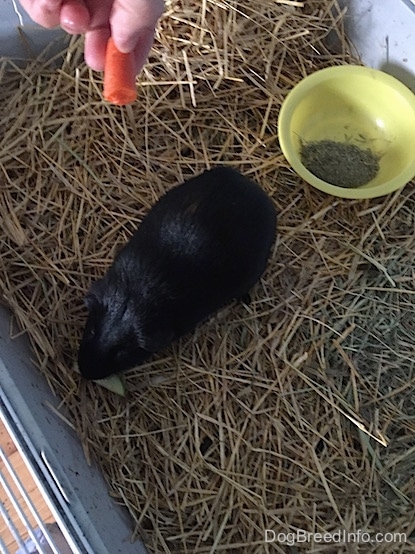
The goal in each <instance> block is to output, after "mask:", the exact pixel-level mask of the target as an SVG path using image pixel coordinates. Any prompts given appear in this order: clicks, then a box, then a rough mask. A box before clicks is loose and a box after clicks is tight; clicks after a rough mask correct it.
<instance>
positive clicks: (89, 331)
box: [85, 327, 95, 339]
mask: <svg viewBox="0 0 415 554" xmlns="http://www.w3.org/2000/svg"><path fill="white" fill-rule="evenodd" d="M85 335H86V337H87V338H88V339H93V338H94V337H95V328H94V327H88V328H87V329H85Z"/></svg>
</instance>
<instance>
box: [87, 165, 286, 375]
mask: <svg viewBox="0 0 415 554" xmlns="http://www.w3.org/2000/svg"><path fill="white" fill-rule="evenodd" d="M275 226H276V213H275V209H274V206H273V203H272V201H271V199H270V198H269V197H268V196H267V195H266V194H265V192H264V191H263V190H262V189H261V188H260V187H259V186H258V185H257V184H256V183H254V182H253V181H251V180H250V179H247V178H246V177H244V176H242V175H241V174H240V173H238V172H237V171H235V170H234V169H230V168H227V167H217V168H215V169H212V170H210V171H205V172H204V173H203V174H201V175H199V176H197V177H195V178H193V179H190V180H188V181H186V182H184V183H183V184H181V185H179V186H176V187H174V188H173V189H171V190H170V191H169V192H168V193H167V194H165V195H164V196H163V197H162V198H161V199H160V200H159V201H158V202H157V203H156V204H155V205H154V206H153V208H152V209H151V210H150V212H149V213H148V214H147V216H146V217H145V218H144V219H143V221H142V223H141V225H140V227H139V228H138V230H137V231H136V232H135V234H134V235H133V236H132V238H131V239H130V241H129V242H128V243H127V244H126V245H125V246H124V247H123V248H122V249H121V250H120V251H119V252H118V254H117V255H116V256H115V258H114V262H113V264H112V266H111V267H110V268H109V270H108V272H107V273H106V275H105V276H104V277H103V278H102V279H100V280H99V281H96V282H94V283H93V284H92V286H91V288H90V290H89V292H88V294H87V296H86V300H85V302H86V305H87V308H88V310H89V315H88V319H87V322H86V326H85V330H84V334H83V338H82V341H81V345H80V349H79V354H78V365H79V370H80V372H81V374H82V375H83V377H85V378H87V379H102V378H104V377H108V376H109V375H110V374H112V373H117V372H120V371H124V370H126V369H130V368H132V367H135V366H137V365H139V364H141V363H143V362H144V361H145V360H146V359H147V358H148V357H149V356H150V355H151V354H152V353H154V352H158V351H159V350H161V349H163V348H164V347H166V346H167V345H168V344H170V343H171V342H172V341H174V340H175V339H177V338H179V337H180V336H182V335H184V334H185V333H187V332H189V331H191V330H193V329H194V328H195V326H196V325H197V324H198V323H199V322H201V321H203V320H205V319H206V318H207V317H208V316H209V315H211V314H213V313H214V312H216V311H217V310H219V308H221V307H222V306H224V305H226V304H228V303H229V302H230V301H232V300H233V299H241V298H243V297H244V296H246V295H247V293H248V291H249V290H250V289H251V287H252V286H253V285H254V284H255V283H256V282H257V281H258V279H259V278H260V276H261V275H262V273H263V271H264V269H265V267H266V264H267V259H268V256H269V253H270V249H271V246H272V244H273V241H274V236H275Z"/></svg>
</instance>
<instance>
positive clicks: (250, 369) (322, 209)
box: [0, 0, 415, 553]
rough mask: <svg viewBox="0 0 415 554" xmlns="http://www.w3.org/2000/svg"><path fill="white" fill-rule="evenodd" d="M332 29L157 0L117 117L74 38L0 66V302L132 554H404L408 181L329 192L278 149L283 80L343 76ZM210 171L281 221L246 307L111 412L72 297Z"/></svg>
mask: <svg viewBox="0 0 415 554" xmlns="http://www.w3.org/2000/svg"><path fill="white" fill-rule="evenodd" d="M342 21H343V14H342V13H341V11H340V10H339V8H338V6H337V4H336V2H332V1H329V0H311V1H307V2H301V1H290V0H284V1H270V0H265V1H264V0H249V1H248V0H244V1H242V2H236V1H231V0H229V1H226V0H225V1H223V2H222V1H219V0H210V1H203V2H194V1H192V0H182V1H179V0H171V1H170V2H168V3H167V5H166V13H165V15H164V17H163V20H162V21H161V23H160V28H159V32H158V35H157V40H156V43H155V46H154V49H153V51H152V54H151V57H150V59H149V63H148V64H147V66H146V68H145V70H144V72H143V73H142V75H141V77H140V82H141V86H140V89H139V99H138V101H137V102H136V103H135V104H134V105H133V106H130V107H127V108H123V109H120V108H117V107H111V106H109V105H107V104H105V103H104V102H103V101H102V98H101V81H100V76H99V75H97V74H92V73H91V72H89V70H88V69H87V68H86V67H85V65H84V64H83V63H82V44H81V43H80V42H79V41H74V42H72V43H71V44H70V45H69V46H68V48H67V49H66V51H65V54H64V59H63V61H61V60H60V58H56V59H54V60H52V61H51V62H50V63H44V62H42V61H40V60H36V61H34V62H31V63H30V64H29V65H28V66H27V67H25V68H24V69H21V68H18V67H17V66H15V65H14V64H13V63H12V62H10V61H7V60H4V61H3V63H2V66H1V70H2V71H1V93H0V94H1V104H0V110H1V117H0V124H1V133H0V137H1V149H0V164H1V165H0V168H1V188H2V193H1V196H0V212H1V218H2V225H1V229H0V240H1V249H0V275H1V276H0V281H1V294H2V299H3V301H4V302H5V303H7V305H8V306H10V307H11V309H12V310H13V313H14V314H15V322H17V323H18V324H19V326H20V328H21V329H23V330H24V331H25V332H26V333H27V335H28V336H29V337H30V340H31V343H32V345H33V349H34V353H35V355H36V360H37V364H38V366H39V368H40V371H41V372H42V373H43V374H44V375H45V377H46V379H47V380H48V382H49V384H50V386H51V388H52V389H53V391H55V392H56V394H57V395H59V397H60V398H61V399H62V402H61V413H62V415H61V417H64V418H65V419H66V421H67V422H68V425H71V426H72V427H73V428H74V429H75V430H76V431H77V433H78V434H79V437H80V439H81V441H82V444H83V447H84V451H85V455H86V456H87V458H88V460H91V459H95V460H97V461H98V463H99V465H100V467H101V468H102V472H103V474H104V476H105V478H106V479H107V481H108V485H109V489H110V493H111V495H112V496H113V497H114V498H115V499H116V501H117V502H118V503H120V504H122V505H124V506H126V507H127V509H128V510H129V513H130V514H131V519H132V536H133V538H134V537H137V536H141V537H142V539H143V540H144V541H145V543H146V545H147V547H148V549H149V552H157V553H161V552H175V553H192V552H197V553H209V552H247V553H262V552H297V551H300V550H303V549H304V550H307V551H312V552H355V551H357V549H358V545H353V544H349V545H344V544H335V545H333V544H331V545H327V544H320V543H317V542H316V543H314V544H312V543H310V544H308V545H301V544H300V545H299V546H298V549H295V548H293V549H292V548H291V547H290V546H288V545H282V544H280V543H277V542H275V543H269V544H268V543H265V542H264V530H265V529H272V530H274V531H275V532H276V533H278V532H285V533H288V532H292V531H295V530H296V529H304V530H306V531H309V532H328V531H336V530H338V529H345V530H347V531H356V530H358V529H362V530H365V531H368V532H371V533H375V532H377V531H381V532H386V531H388V532H396V531H401V532H406V533H407V535H408V542H407V544H406V545H404V544H399V543H396V544H395V545H391V544H390V543H386V542H383V543H381V544H377V545H373V544H372V545H369V544H365V545H360V548H362V549H363V550H361V551H365V552H375V551H376V552H392V551H393V552H404V551H405V552H409V551H414V548H415V547H414V543H413V542H410V536H411V534H413V533H414V520H413V517H412V514H413V510H414V501H415V494H414V490H415V489H414V484H415V483H414V469H415V468H414V442H413V435H414V430H415V423H414V421H415V420H414V416H415V405H414V396H413V394H412V392H413V384H414V379H415V371H414V370H415V362H414V359H415V357H414V347H413V345H414V337H415V317H414V307H415V306H414V303H415V298H414V269H413V259H414V256H415V242H414V223H415V222H414V214H415V188H414V185H413V183H412V184H409V185H408V186H406V187H405V188H404V189H403V191H401V192H397V193H395V194H393V195H391V196H387V197H384V198H380V199H375V200H370V201H350V200H341V199H336V198H333V197H329V196H327V195H324V194H321V193H319V192H318V191H316V190H312V189H311V188H310V187H309V186H307V185H306V184H305V183H304V182H302V181H301V179H300V178H298V177H297V176H296V175H295V174H294V173H293V172H292V171H291V170H290V168H289V167H288V165H287V163H286V161H285V160H284V158H283V156H282V154H281V151H280V149H279V145H278V141H277V138H276V131H277V129H276V122H277V116H278V111H279V108H280V105H281V102H282V100H283V98H284V97H285V95H286V94H287V92H288V91H289V90H290V89H291V88H292V86H293V85H294V84H295V83H296V82H297V81H298V80H299V79H300V78H301V77H303V76H305V75H306V74H308V73H310V72H312V71H314V70H316V69H319V68H322V67H325V66H328V65H333V64H342V63H347V62H350V61H351V58H350V56H349V54H348V53H347V52H348V48H347V43H346V41H345V39H344V36H343V23H342ZM219 163H224V164H229V165H231V166H233V167H236V168H238V169H240V170H241V171H242V172H244V173H245V174H246V175H248V176H250V177H252V178H253V179H255V180H257V181H258V182H259V183H260V184H261V186H262V187H263V188H264V189H265V190H266V191H267V192H268V193H269V195H270V196H271V197H272V198H273V200H274V202H275V205H276V207H277V210H278V212H279V223H278V235H277V239H276V242H275V248H274V249H273V251H272V255H271V259H270V262H269V265H268V268H267V271H266V273H265V274H264V276H263V278H262V279H261V282H260V283H259V284H258V285H257V286H256V287H255V288H254V290H253V291H252V301H251V303H250V304H249V305H244V304H233V305H231V306H229V307H227V308H225V309H224V310H223V311H222V312H220V313H219V314H218V315H217V316H215V317H212V318H211V319H210V320H209V321H208V322H206V323H205V324H203V325H201V326H200V327H199V328H198V329H197V330H196V331H195V332H194V333H193V334H191V335H189V336H186V337H184V338H183V339H182V340H180V341H179V342H178V343H176V344H174V345H173V346H172V347H171V348H169V349H167V350H166V351H164V352H162V353H160V355H158V356H155V357H154V359H153V360H151V361H150V362H149V363H147V364H146V365H145V366H143V367H141V368H139V369H135V370H133V371H130V372H128V373H127V375H126V384H127V389H128V394H127V396H126V398H121V397H117V396H115V395H113V394H112V393H110V392H108V391H105V390H104V389H101V388H99V387H98V386H97V385H95V384H93V383H87V382H85V381H83V380H82V379H81V378H80V377H79V376H78V375H77V374H76V373H75V372H74V371H73V369H72V366H73V361H74V359H75V358H76V351H77V345H78V341H79V337H80V333H81V331H82V327H83V324H84V321H85V316H86V310H85V308H84V306H83V296H84V294H85V292H86V290H87V289H88V286H89V284H90V283H91V281H92V280H94V279H96V278H97V277H99V276H101V275H102V274H103V273H104V272H105V270H106V268H107V267H108V266H109V264H110V263H111V259H112V256H113V254H114V251H116V249H117V248H118V247H119V246H120V245H121V244H123V243H124V242H125V241H126V240H127V239H128V238H129V237H130V236H131V233H132V231H133V230H134V229H135V228H136V226H137V225H138V224H139V222H140V221H141V219H142V217H143V216H144V214H145V213H147V211H148V210H149V208H150V207H151V206H152V205H153V204H154V202H155V201H156V199H157V198H159V197H160V196H161V195H162V194H163V193H164V192H165V191H166V190H168V189H169V188H170V187H171V186H173V185H174V184H176V183H178V182H180V181H182V180H183V179H186V178H189V177H190V176H192V175H195V174H197V173H199V172H201V171H202V170H203V169H205V168H206V167H212V166H215V165H217V164H219ZM16 328H17V326H16V327H15V328H14V329H13V330H12V332H13V333H17V330H16ZM411 545H412V546H411Z"/></svg>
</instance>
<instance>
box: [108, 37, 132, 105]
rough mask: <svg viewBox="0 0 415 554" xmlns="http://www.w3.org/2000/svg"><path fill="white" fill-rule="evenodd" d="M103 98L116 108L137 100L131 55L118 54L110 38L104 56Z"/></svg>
mask: <svg viewBox="0 0 415 554" xmlns="http://www.w3.org/2000/svg"><path fill="white" fill-rule="evenodd" d="M104 98H105V100H107V101H108V102H112V103H113V104H117V105H118V106H125V104H130V103H131V102H134V100H135V99H136V98H137V89H136V85H135V70H134V58H133V53H130V54H124V53H123V52H120V51H119V50H118V49H117V48H116V46H115V44H114V41H113V40H112V38H111V37H110V38H109V40H108V43H107V51H106V55H105V68H104Z"/></svg>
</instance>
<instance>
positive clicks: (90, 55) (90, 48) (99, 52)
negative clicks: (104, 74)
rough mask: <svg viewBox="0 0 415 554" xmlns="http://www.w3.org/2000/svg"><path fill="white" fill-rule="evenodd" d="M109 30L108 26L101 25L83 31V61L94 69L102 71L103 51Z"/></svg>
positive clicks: (103, 62) (105, 47)
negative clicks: (100, 26) (85, 31)
mask: <svg viewBox="0 0 415 554" xmlns="http://www.w3.org/2000/svg"><path fill="white" fill-rule="evenodd" d="M110 35H111V32H110V29H109V27H103V28H98V29H94V30H92V31H88V32H87V33H85V46H84V57H85V62H86V64H87V65H89V67H90V68H91V69H93V70H95V71H103V69H104V65H105V52H106V49H107V42H108V39H109V38H110Z"/></svg>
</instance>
